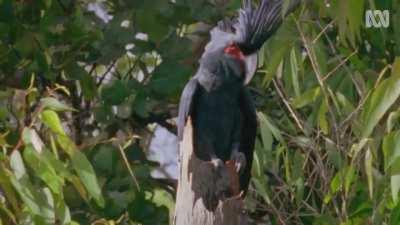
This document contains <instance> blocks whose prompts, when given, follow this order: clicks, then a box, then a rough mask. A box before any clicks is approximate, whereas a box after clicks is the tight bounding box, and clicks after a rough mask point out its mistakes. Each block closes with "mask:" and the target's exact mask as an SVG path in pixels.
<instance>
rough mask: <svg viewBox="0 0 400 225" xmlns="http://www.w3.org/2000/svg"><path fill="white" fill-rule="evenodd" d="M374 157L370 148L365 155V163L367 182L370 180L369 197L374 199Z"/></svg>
mask: <svg viewBox="0 0 400 225" xmlns="http://www.w3.org/2000/svg"><path fill="white" fill-rule="evenodd" d="M372 162H373V157H372V153H371V149H370V148H369V147H368V149H367V151H366V153H365V161H364V166H365V173H366V174H367V180H368V190H369V197H370V198H371V199H372V196H373V193H374V180H373V174H372V172H373V166H372Z"/></svg>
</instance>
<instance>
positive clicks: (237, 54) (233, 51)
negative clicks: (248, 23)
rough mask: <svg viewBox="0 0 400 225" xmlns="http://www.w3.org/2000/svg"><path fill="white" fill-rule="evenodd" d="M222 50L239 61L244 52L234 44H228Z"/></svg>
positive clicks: (242, 58) (241, 59)
mask: <svg viewBox="0 0 400 225" xmlns="http://www.w3.org/2000/svg"><path fill="white" fill-rule="evenodd" d="M224 52H225V53H226V54H228V55H230V56H232V57H233V58H235V59H238V60H240V61H243V60H244V54H243V52H242V51H241V50H240V48H239V47H238V46H237V45H236V44H230V45H228V47H226V48H225V49H224Z"/></svg>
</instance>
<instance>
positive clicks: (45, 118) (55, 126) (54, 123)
mask: <svg viewBox="0 0 400 225" xmlns="http://www.w3.org/2000/svg"><path fill="white" fill-rule="evenodd" d="M41 119H42V122H43V123H44V124H45V125H46V126H47V127H49V128H50V129H51V130H52V131H53V132H54V133H56V134H60V135H66V134H65V131H64V128H63V127H62V125H61V121H60V118H59V117H58V115H57V113H56V112H54V111H53V110H44V111H43V112H42V113H41Z"/></svg>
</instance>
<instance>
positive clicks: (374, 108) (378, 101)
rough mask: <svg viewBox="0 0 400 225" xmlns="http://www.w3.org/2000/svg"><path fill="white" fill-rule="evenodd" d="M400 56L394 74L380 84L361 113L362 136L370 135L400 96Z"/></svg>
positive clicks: (394, 67) (395, 64) (394, 66)
mask: <svg viewBox="0 0 400 225" xmlns="http://www.w3.org/2000/svg"><path fill="white" fill-rule="evenodd" d="M399 87H400V58H396V61H395V63H394V65H393V70H392V76H391V77H390V78H388V79H386V80H384V81H382V83H381V84H379V85H378V87H377V88H376V90H375V91H374V92H373V93H372V95H371V96H370V97H369V99H368V102H367V103H366V108H365V111H364V112H363V113H362V115H361V124H362V127H361V137H362V138H366V137H368V136H369V135H370V134H371V133H372V131H373V129H374V128H375V126H376V125H377V124H378V122H379V121H380V119H381V118H382V117H383V115H385V113H386V112H387V111H388V110H389V108H390V106H392V105H393V103H394V102H395V101H396V100H397V99H398V97H399V96H400V88H399Z"/></svg>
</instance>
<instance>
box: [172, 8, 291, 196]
mask: <svg viewBox="0 0 400 225" xmlns="http://www.w3.org/2000/svg"><path fill="white" fill-rule="evenodd" d="M283 1H284V0H261V3H260V4H259V6H258V7H254V6H253V4H252V2H251V0H245V1H244V3H243V7H242V9H240V11H239V17H238V18H237V19H234V20H228V21H227V20H225V21H221V22H219V23H218V25H217V26H216V27H215V28H213V29H212V30H211V32H210V34H211V40H210V42H209V43H208V44H207V46H206V47H205V52H204V53H203V55H202V57H201V59H200V67H199V69H198V71H197V73H196V74H195V76H194V77H193V78H192V79H191V80H190V81H189V82H188V83H187V84H186V86H185V88H184V90H183V93H182V96H181V99H180V105H179V118H178V138H179V140H180V141H181V140H182V138H183V129H184V127H185V123H186V121H187V118H188V116H191V118H192V121H193V131H194V149H195V154H196V156H197V157H198V158H200V159H202V160H206V161H211V162H212V163H213V164H214V166H216V167H221V166H222V165H223V162H225V161H227V160H233V161H234V162H235V167H236V169H237V171H238V172H239V179H240V180H239V183H240V190H242V191H243V192H244V193H245V192H246V191H247V188H248V185H249V181H250V172H251V166H252V161H253V150H254V142H255V138H256V131H257V115H256V109H255V107H254V104H253V101H252V97H251V95H250V94H249V91H248V90H247V88H246V85H247V84H248V83H249V82H250V80H251V79H252V77H253V75H254V73H255V71H256V68H257V51H258V50H259V49H260V48H261V46H262V45H263V44H264V42H265V41H266V40H267V39H268V38H269V37H270V36H271V35H272V34H273V33H274V32H275V31H276V30H277V28H278V27H279V25H280V24H281V23H282V18H283V12H282V5H283ZM298 2H299V0H297V1H293V2H292V3H291V4H290V5H289V7H288V10H287V12H290V11H291V10H292V9H294V6H295V5H297V4H298Z"/></svg>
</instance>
